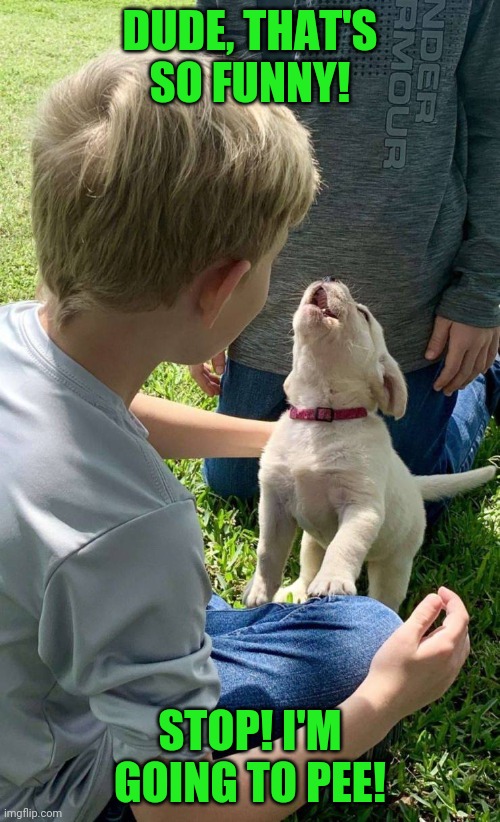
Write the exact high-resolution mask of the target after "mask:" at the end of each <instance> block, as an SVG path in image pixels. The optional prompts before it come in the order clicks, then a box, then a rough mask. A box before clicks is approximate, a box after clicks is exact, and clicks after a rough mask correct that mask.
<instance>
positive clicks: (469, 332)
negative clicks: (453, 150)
mask: <svg viewBox="0 0 500 822" xmlns="http://www.w3.org/2000/svg"><path fill="white" fill-rule="evenodd" d="M499 38H500V3H498V0H473V3H472V12H471V17H470V20H469V28H468V33H467V38H466V43H465V47H464V51H463V55H462V58H461V61H460V64H459V67H458V73H457V82H458V94H459V98H460V101H461V103H462V104H463V106H464V109H465V114H466V118H467V130H468V157H467V175H466V180H465V184H466V187H467V197H468V207H467V217H466V221H465V226H464V240H463V242H462V245H461V247H460V250H459V252H458V254H457V256H456V258H455V262H454V271H455V273H456V276H455V278H454V281H453V282H452V284H451V285H450V286H449V288H447V289H446V291H445V292H444V295H443V297H442V299H441V302H440V304H439V306H438V309H437V315H438V316H437V318H436V323H435V326H434V331H433V334H432V337H431V339H430V341H429V345H428V350H427V353H426V356H427V358H428V359H430V360H431V359H434V358H436V357H438V356H440V354H441V353H442V352H443V351H444V349H445V347H446V346H448V353H447V357H446V363H445V367H444V368H443V371H442V372H441V374H440V377H439V379H438V380H437V381H436V384H435V388H436V389H437V390H439V389H443V390H444V391H445V392H446V393H448V394H450V393H452V392H453V391H455V390H457V389H459V388H463V387H465V385H467V384H468V383H469V382H471V380H473V379H474V378H475V377H476V376H477V375H478V374H480V373H481V372H482V371H485V370H486V369H487V368H488V367H489V366H490V365H491V363H492V361H493V359H494V357H495V355H496V353H497V351H498V344H499V327H500V308H499V303H500V194H499V192H500V83H499V77H500V49H499V48H498V41H499Z"/></svg>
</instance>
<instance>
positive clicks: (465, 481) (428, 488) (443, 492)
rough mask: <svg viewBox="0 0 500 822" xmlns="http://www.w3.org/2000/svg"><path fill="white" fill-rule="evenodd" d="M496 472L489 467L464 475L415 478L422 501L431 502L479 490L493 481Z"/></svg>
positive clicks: (464, 473)
mask: <svg viewBox="0 0 500 822" xmlns="http://www.w3.org/2000/svg"><path fill="white" fill-rule="evenodd" d="M496 472H497V469H496V468H495V467H494V466H493V465H489V466H487V467H486V468H476V469H474V471H464V472H463V473H462V474H435V475H434V476H430V477H415V479H416V481H417V485H418V487H419V488H420V493H421V494H422V499H424V500H428V501H429V502H430V501H431V500H439V499H444V498H445V497H454V496H456V494H462V493H463V492H464V491H472V489H473V488H479V486H480V485H484V483H485V482H489V481H490V480H492V479H493V477H494V476H495V474H496Z"/></svg>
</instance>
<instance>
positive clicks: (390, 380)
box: [244, 278, 495, 611]
mask: <svg viewBox="0 0 500 822" xmlns="http://www.w3.org/2000/svg"><path fill="white" fill-rule="evenodd" d="M293 328H294V335H295V336H294V349H293V370H292V372H291V373H290V375H289V376H288V377H287V379H286V381H285V391H286V394H287V397H288V400H289V402H290V404H291V406H292V408H291V410H290V411H286V412H285V413H284V414H283V415H282V417H281V419H280V420H279V421H278V423H277V425H276V428H275V431H274V432H273V434H272V436H271V438H270V440H269V442H268V444H267V446H266V448H265V450H264V452H263V455H262V458H261V462H260V471H259V482H260V489H261V497H260V505H259V523H260V538H259V544H258V548H257V560H258V561H257V569H256V572H255V575H254V577H253V579H252V580H251V581H250V583H249V584H248V586H247V589H246V591H245V594H244V601H245V603H246V605H247V606H249V607H252V606H255V605H260V604H261V603H264V602H269V601H271V600H273V599H274V600H275V601H278V602H285V601H287V600H288V599H289V598H290V594H291V595H292V599H293V601H294V602H301V601H304V600H305V599H306V598H307V597H308V596H323V595H332V594H355V593H356V580H357V578H358V576H359V574H360V571H361V567H362V564H363V562H364V561H365V560H366V561H367V563H368V579H369V595H370V596H371V597H374V598H375V599H378V600H380V602H383V603H385V604H386V605H388V606H389V607H390V608H393V609H394V610H395V611H397V610H398V609H399V607H400V605H401V603H402V601H403V599H404V598H405V596H406V592H407V590H408V583H409V580H410V574H411V569H412V563H413V558H414V556H415V554H416V553H417V551H418V549H419V548H420V546H421V544H422V541H423V538H424V530H425V511H424V504H423V500H436V499H441V498H443V497H450V496H453V495H454V494H457V493H459V492H461V491H466V490H469V489H471V488H475V487H477V486H478V485H481V484H482V483H484V482H487V481H488V480H490V479H491V478H492V477H493V476H494V475H495V469H494V468H493V467H487V468H480V469H477V470H475V471H468V472H466V473H463V474H455V475H437V476H432V477H415V476H413V475H412V474H411V473H410V471H409V470H408V469H407V468H406V466H405V464H404V463H403V462H402V460H401V459H400V458H399V456H398V455H397V454H396V452H395V451H394V449H393V447H392V443H391V439H390V436H389V432H388V430H387V427H386V425H385V422H384V421H383V419H382V418H381V417H380V415H379V414H377V411H378V410H380V411H382V412H383V413H384V414H390V415H391V416H393V417H395V418H396V419H399V418H400V417H402V416H403V415H404V413H405V410H406V402H407V389H406V384H405V380H404V377H403V374H402V373H401V371H400V369H399V367H398V365H397V363H396V361H395V360H394V359H393V358H392V357H391V356H390V354H389V353H388V351H387V348H386V345H385V340H384V334H383V331H382V328H381V326H380V324H379V323H378V322H377V321H376V320H375V318H374V317H373V315H372V314H371V313H370V311H368V309H367V308H366V307H365V306H363V305H359V304H357V303H356V302H355V301H354V300H353V298H352V297H351V295H350V293H349V290H348V289H347V287H346V286H345V285H343V284H342V283H340V282H335V281H333V282H332V281H331V279H330V278H329V279H327V280H322V281H319V282H315V283H313V284H312V285H311V286H310V287H309V288H308V289H307V290H306V292H305V294H304V296H303V298H302V301H301V303H300V306H299V309H298V310H297V312H296V313H295V316H294V319H293ZM315 418H316V419H315ZM425 424H426V421H425V419H423V420H422V426H425ZM297 525H299V526H300V527H301V528H303V529H304V534H303V538H302V545H301V552H300V577H299V579H298V580H297V581H296V582H295V583H294V584H293V585H291V586H289V587H288V588H281V589H279V586H280V584H281V579H282V574H283V569H284V566H285V563H286V560H287V557H288V554H289V551H290V548H291V545H292V542H293V538H294V535H295V532H296V528H297ZM278 589H279V590H278Z"/></svg>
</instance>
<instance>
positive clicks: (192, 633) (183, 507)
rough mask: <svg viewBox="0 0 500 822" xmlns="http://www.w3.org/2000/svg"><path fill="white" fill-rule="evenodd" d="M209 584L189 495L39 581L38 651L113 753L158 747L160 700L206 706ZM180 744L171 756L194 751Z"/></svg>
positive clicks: (212, 701) (215, 693)
mask: <svg viewBox="0 0 500 822" xmlns="http://www.w3.org/2000/svg"><path fill="white" fill-rule="evenodd" d="M209 597H210V583H209V580H208V576H207V573H206V571H205V566H204V557H203V540H202V535H201V530H200V527H199V524H198V520H197V516H196V511H195V507H194V504H193V502H192V501H191V500H185V501H182V502H175V503H172V504H170V505H168V506H166V507H164V508H161V509H159V510H156V511H153V512H151V513H148V514H145V515H144V516H142V517H139V518H137V519H134V520H132V521H130V522H127V523H125V524H123V525H121V526H119V527H117V528H114V529H113V530H111V531H109V532H108V533H106V534H104V535H103V536H101V537H99V538H98V539H95V540H94V541H92V542H91V543H89V544H87V545H85V546H83V547H82V548H81V549H80V550H79V551H78V552H77V553H75V554H72V555H71V556H70V557H68V558H67V559H65V560H64V561H63V562H61V563H60V564H59V566H58V567H57V568H56V570H55V571H54V572H53V574H52V576H51V577H50V579H49V581H48V584H47V585H46V589H45V594H44V599H43V605H42V613H41V619H40V627H39V653H40V656H41V658H42V660H43V661H44V662H45V664H46V665H48V666H49V668H50V669H51V671H52V672H53V674H54V676H55V678H56V679H57V681H58V683H59V684H60V685H61V687H62V688H64V689H65V690H66V691H67V692H69V693H71V694H75V695H77V696H80V697H87V698H88V699H89V704H90V708H91V710H92V712H93V713H94V715H95V716H96V717H97V719H99V720H100V721H101V722H103V723H105V724H106V725H107V727H108V729H109V732H110V733H111V737H112V741H113V756H114V759H115V760H116V761H120V760H122V759H133V760H136V761H138V762H141V761H145V760H147V759H151V758H154V757H158V756H160V755H161V756H165V754H164V752H163V751H162V749H161V747H160V745H159V742H158V738H159V734H160V732H161V731H160V728H159V726H158V714H159V712H160V710H162V709H163V708H177V709H179V710H184V709H186V708H207V709H209V710H210V709H212V708H214V707H215V705H216V704H217V701H218V698H219V680H218V676H217V671H216V668H215V665H214V663H213V661H212V660H211V658H210V652H211V642H210V638H209V637H208V636H207V635H206V633H205V608H206V604H207V602H208V599H209ZM199 756H200V754H199V753H197V754H194V753H193V754H191V753H190V752H189V750H187V748H185V749H183V750H182V751H180V752H178V753H177V752H176V754H175V758H193V759H194V758H197V757H199Z"/></svg>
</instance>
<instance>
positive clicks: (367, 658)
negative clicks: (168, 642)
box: [96, 594, 401, 822]
mask: <svg viewBox="0 0 500 822" xmlns="http://www.w3.org/2000/svg"><path fill="white" fill-rule="evenodd" d="M400 624H401V620H400V618H399V617H398V616H397V614H395V613H394V611H391V610H390V609H389V608H386V606H385V605H382V604H381V603H380V602H377V601H376V600H374V599H369V598H368V597H357V596H355V597H347V596H346V597H342V596H334V597H321V598H315V599H310V600H309V601H308V602H305V603H302V604H301V605H292V604H283V605H282V604H276V603H269V604H268V605H261V606H260V607H258V608H251V609H248V610H246V609H245V610H241V609H237V608H231V606H230V605H228V604H227V602H225V601H224V600H223V599H221V598H220V597H219V596H217V595H216V594H213V596H212V599H211V600H210V602H209V604H208V607H207V624H206V630H207V633H208V634H209V635H210V636H211V638H212V643H213V650H212V659H213V660H214V662H215V664H216V666H217V670H218V673H219V677H220V681H221V696H220V699H219V706H220V707H221V708H227V709H228V710H235V709H237V708H253V709H255V710H260V709H262V708H271V709H272V710H273V717H274V723H273V738H274V739H278V738H280V737H281V735H282V729H283V724H282V713H281V712H282V710H283V709H284V708H295V709H300V708H305V709H308V708H320V709H326V708H334V707H335V706H336V705H339V704H340V703H341V702H343V700H344V699H347V697H348V696H350V695H351V694H352V693H353V691H355V690H356V688H357V687H358V686H359V685H360V684H361V682H362V681H363V680H364V679H365V677H366V675H367V673H368V669H369V667H370V663H371V661H372V659H373V657H374V655H375V653H376V652H377V651H378V649H379V648H380V646H381V645H382V644H383V643H384V642H385V640H386V639H388V637H390V635H391V634H392V633H393V631H395V630H396V628H397V627H398V626H399V625H400ZM259 741H260V740H259V737H258V736H255V737H253V738H251V739H250V743H251V744H252V745H255V746H257V745H258V744H259ZM225 755H227V752H221V753H217V754H214V756H215V757H221V756H225ZM132 819H133V817H132V816H131V815H130V810H129V808H128V806H126V805H122V804H121V803H120V802H118V801H117V800H116V799H112V800H111V801H110V802H109V805H108V806H107V807H106V808H105V809H104V811H103V812H102V813H101V815H100V816H99V817H98V819H97V820H96V822H132Z"/></svg>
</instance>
